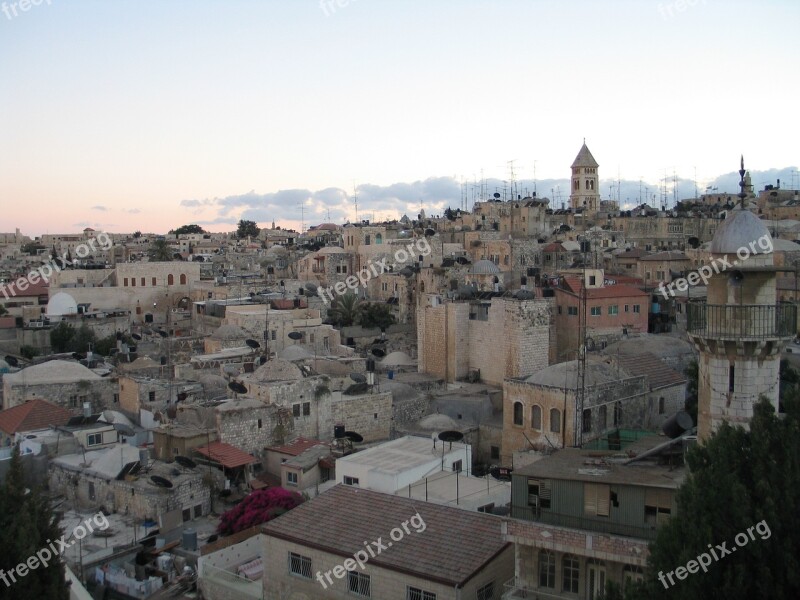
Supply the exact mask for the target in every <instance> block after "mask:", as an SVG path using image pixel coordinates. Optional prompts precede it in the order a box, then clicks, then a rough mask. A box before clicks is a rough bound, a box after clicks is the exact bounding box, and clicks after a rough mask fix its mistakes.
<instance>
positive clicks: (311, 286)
mask: <svg viewBox="0 0 800 600" xmlns="http://www.w3.org/2000/svg"><path fill="white" fill-rule="evenodd" d="M306 289H307V290H308V291H309V292H311V293H312V294H316V293H317V286H316V284H314V283H307V284H306Z"/></svg>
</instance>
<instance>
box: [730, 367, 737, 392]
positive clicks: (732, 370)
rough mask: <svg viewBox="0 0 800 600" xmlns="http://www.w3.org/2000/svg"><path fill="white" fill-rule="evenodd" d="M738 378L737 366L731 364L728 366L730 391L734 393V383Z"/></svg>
mask: <svg viewBox="0 0 800 600" xmlns="http://www.w3.org/2000/svg"><path fill="white" fill-rule="evenodd" d="M735 379H736V367H735V366H734V365H731V366H730V367H728V392H730V393H733V391H734V389H733V388H734V385H733V382H734V380H735Z"/></svg>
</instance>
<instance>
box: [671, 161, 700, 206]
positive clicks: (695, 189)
mask: <svg viewBox="0 0 800 600" xmlns="http://www.w3.org/2000/svg"><path fill="white" fill-rule="evenodd" d="M694 197H695V198H697V197H698V196H697V167H694ZM675 205H676V206H677V203H676V204H675Z"/></svg>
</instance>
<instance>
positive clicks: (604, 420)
mask: <svg viewBox="0 0 800 600" xmlns="http://www.w3.org/2000/svg"><path fill="white" fill-rule="evenodd" d="M599 413H600V415H599V417H598V421H599V425H600V431H603V430H604V429H605V428H606V426H607V425H608V410H607V408H606V406H605V405H603V406H601V407H600V409H599Z"/></svg>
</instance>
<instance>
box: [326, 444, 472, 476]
mask: <svg viewBox="0 0 800 600" xmlns="http://www.w3.org/2000/svg"><path fill="white" fill-rule="evenodd" d="M442 444H444V449H445V454H450V453H453V452H460V453H462V454H463V453H464V452H465V450H466V449H468V448H469V445H468V444H460V443H458V442H454V443H453V444H450V443H449V442H442V441H440V440H436V446H435V447H434V444H433V440H432V439H431V438H424V437H416V436H410V435H407V436H404V437H401V438H399V439H396V440H392V441H391V442H386V443H385V444H381V445H380V446H375V447H373V448H370V449H368V450H362V451H361V452H356V453H354V454H349V455H347V456H344V457H342V458H339V459H338V460H337V461H336V462H337V464H338V463H353V464H358V465H363V466H366V467H369V468H370V469H371V470H373V471H377V472H380V473H387V474H397V473H402V472H404V471H407V470H409V469H413V468H415V467H421V466H423V465H426V464H428V463H430V462H431V460H435V459H441V457H442V447H443V446H442Z"/></svg>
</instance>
